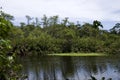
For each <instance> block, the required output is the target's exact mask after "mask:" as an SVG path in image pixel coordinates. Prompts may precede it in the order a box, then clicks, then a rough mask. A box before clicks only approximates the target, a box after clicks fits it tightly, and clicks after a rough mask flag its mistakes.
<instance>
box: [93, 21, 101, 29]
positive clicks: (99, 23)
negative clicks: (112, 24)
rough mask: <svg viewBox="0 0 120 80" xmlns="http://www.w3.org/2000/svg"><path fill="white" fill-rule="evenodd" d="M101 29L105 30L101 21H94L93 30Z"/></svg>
mask: <svg viewBox="0 0 120 80" xmlns="http://www.w3.org/2000/svg"><path fill="white" fill-rule="evenodd" d="M99 27H101V28H103V25H102V24H101V22H100V21H97V20H94V21H93V28H95V29H99Z"/></svg>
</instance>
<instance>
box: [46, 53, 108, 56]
mask: <svg viewBox="0 0 120 80" xmlns="http://www.w3.org/2000/svg"><path fill="white" fill-rule="evenodd" d="M47 55H48V56H108V55H107V54H103V53H55V54H47Z"/></svg>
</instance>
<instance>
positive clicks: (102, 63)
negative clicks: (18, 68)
mask: <svg viewBox="0 0 120 80" xmlns="http://www.w3.org/2000/svg"><path fill="white" fill-rule="evenodd" d="M18 61H19V62H20V63H21V64H22V65H23V74H27V75H28V80H66V79H69V80H88V79H90V76H91V75H92V76H95V77H96V78H97V79H98V80H101V78H102V77H105V78H106V79H108V78H112V79H113V80H120V58H118V57H23V58H19V60H18Z"/></svg>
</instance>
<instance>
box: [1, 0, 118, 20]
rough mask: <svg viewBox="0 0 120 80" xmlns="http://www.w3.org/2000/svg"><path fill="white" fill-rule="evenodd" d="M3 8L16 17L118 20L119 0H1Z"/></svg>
mask: <svg viewBox="0 0 120 80" xmlns="http://www.w3.org/2000/svg"><path fill="white" fill-rule="evenodd" d="M1 3H2V6H3V10H4V11H6V12H7V13H10V14H12V15H14V16H16V17H24V16H25V15H30V16H33V17H41V16H42V15H43V14H46V15H47V16H53V15H59V16H60V17H70V18H81V19H87V20H95V19H97V20H101V21H104V20H108V21H120V6H119V3H120V0H1V1H0V4H1Z"/></svg>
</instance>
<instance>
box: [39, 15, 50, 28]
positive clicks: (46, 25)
mask: <svg viewBox="0 0 120 80" xmlns="http://www.w3.org/2000/svg"><path fill="white" fill-rule="evenodd" d="M41 20H42V24H43V27H48V24H49V19H48V18H47V16H46V15H43V18H42V19H41Z"/></svg>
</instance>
